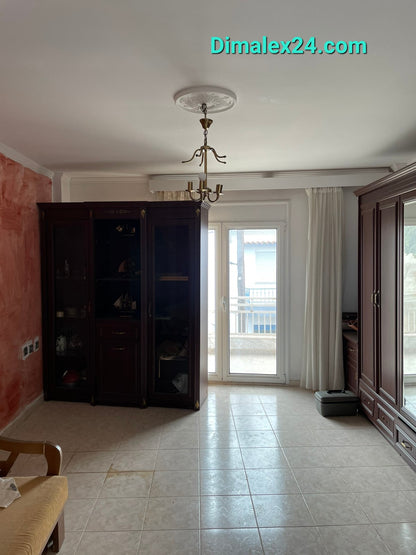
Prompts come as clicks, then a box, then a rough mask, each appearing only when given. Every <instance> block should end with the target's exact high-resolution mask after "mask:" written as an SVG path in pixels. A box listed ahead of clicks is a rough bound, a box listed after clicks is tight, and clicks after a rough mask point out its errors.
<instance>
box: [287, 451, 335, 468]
mask: <svg viewBox="0 0 416 555" xmlns="http://www.w3.org/2000/svg"><path fill="white" fill-rule="evenodd" d="M328 449H329V448H328V447H283V453H284V454H285V457H286V458H287V460H288V463H289V466H291V467H292V468H313V467H316V468H322V467H325V466H328V467H329V466H331V462H330V460H329V452H328Z"/></svg>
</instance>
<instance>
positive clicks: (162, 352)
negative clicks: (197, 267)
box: [154, 225, 192, 394]
mask: <svg viewBox="0 0 416 555" xmlns="http://www.w3.org/2000/svg"><path fill="white" fill-rule="evenodd" d="M189 232H190V230H189V227H188V226H187V225H160V226H156V227H155V245H154V253H155V259H154V269H155V284H154V292H155V299H154V302H155V314H154V321H155V345H154V348H155V365H156V368H155V371H154V376H155V378H154V379H155V384H154V385H155V392H156V393H171V394H187V393H188V391H189V366H190V359H189V328H190V310H191V300H190V282H191V277H192V276H190V275H189V256H188V254H189V252H190V233H189Z"/></svg>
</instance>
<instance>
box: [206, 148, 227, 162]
mask: <svg viewBox="0 0 416 555" xmlns="http://www.w3.org/2000/svg"><path fill="white" fill-rule="evenodd" d="M210 150H211V152H212V154H213V155H214V156H215V160H216V161H217V162H219V163H220V164H226V163H227V162H224V161H223V160H220V158H227V155H226V154H223V155H222V156H221V155H220V154H217V151H216V150H215V148H213V147H210Z"/></svg>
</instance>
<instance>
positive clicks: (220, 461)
mask: <svg viewBox="0 0 416 555" xmlns="http://www.w3.org/2000/svg"><path fill="white" fill-rule="evenodd" d="M199 466H200V468H201V469H202V470H208V469H224V470H225V469H243V468H244V465H243V459H242V457H241V452H240V449H201V450H200V452H199Z"/></svg>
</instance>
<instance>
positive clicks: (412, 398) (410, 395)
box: [403, 201, 416, 418]
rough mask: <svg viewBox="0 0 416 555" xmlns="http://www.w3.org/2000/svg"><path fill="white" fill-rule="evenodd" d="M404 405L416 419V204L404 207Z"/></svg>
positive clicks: (406, 204)
mask: <svg viewBox="0 0 416 555" xmlns="http://www.w3.org/2000/svg"><path fill="white" fill-rule="evenodd" d="M403 251H404V252H403V405H404V407H405V408H406V410H407V411H409V412H411V413H412V414H413V416H414V418H416V201H412V202H407V203H405V205H404V231H403Z"/></svg>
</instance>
